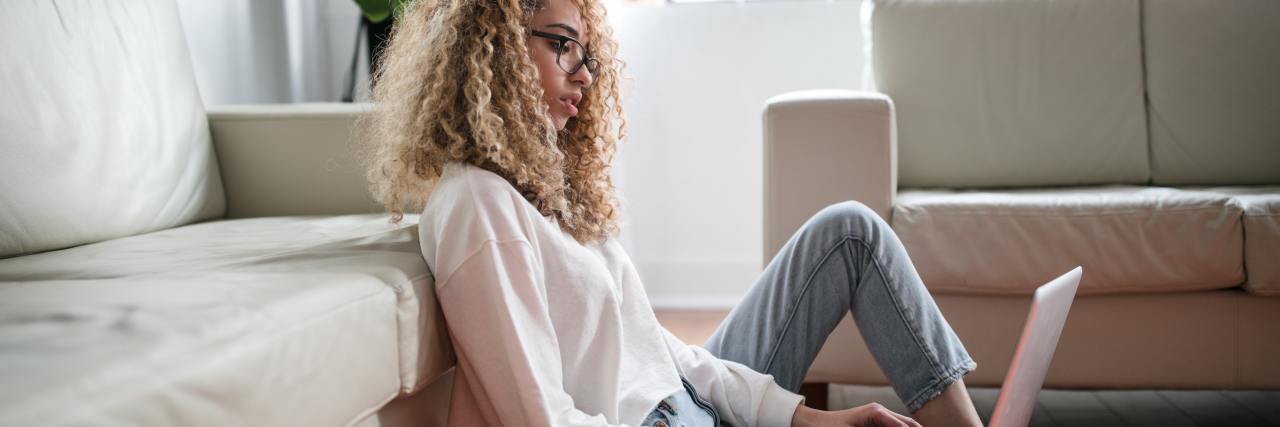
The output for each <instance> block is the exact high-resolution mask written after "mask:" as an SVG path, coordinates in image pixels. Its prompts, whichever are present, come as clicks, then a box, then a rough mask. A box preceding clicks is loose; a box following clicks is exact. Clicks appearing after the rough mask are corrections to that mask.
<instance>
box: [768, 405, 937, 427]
mask: <svg viewBox="0 0 1280 427" xmlns="http://www.w3.org/2000/svg"><path fill="white" fill-rule="evenodd" d="M810 426H885V427H920V423H918V422H916V420H913V419H911V418H908V417H907V416H905V415H901V414H897V413H894V412H893V411H890V410H888V409H885V407H884V406H880V404H879V403H872V404H867V405H862V406H859V407H857V408H853V409H846V410H843V411H823V410H819V409H813V408H810V407H808V406H804V405H799V406H796V412H795V415H794V416H793V417H791V427H810Z"/></svg>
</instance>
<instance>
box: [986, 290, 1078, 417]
mask: <svg viewBox="0 0 1280 427" xmlns="http://www.w3.org/2000/svg"><path fill="white" fill-rule="evenodd" d="M1082 274H1083V269H1082V268H1081V267H1076V268H1075V269H1073V270H1071V271H1068V272H1067V274H1063V275H1062V276H1058V278H1057V279H1053V280H1051V281H1049V283H1046V284H1044V285H1041V286H1040V287H1039V288H1036V294H1035V297H1033V298H1032V301H1031V311H1030V312H1029V313H1027V323H1026V325H1025V326H1023V327H1022V338H1019V339H1018V349H1017V350H1015V351H1014V353H1013V363H1012V364H1010V365H1009V372H1008V373H1007V374H1005V377H1004V386H1003V387H1001V388H1000V398H999V399H998V400H996V408H995V411H993V412H992V413H991V423H990V424H988V426H990V427H1022V426H1026V425H1027V423H1028V422H1030V421H1031V412H1032V410H1034V409H1035V407H1036V396H1037V395H1039V394H1040V386H1043V385H1044V376H1045V374H1046V373H1048V372H1049V362H1050V361H1052V360H1053V352H1054V350H1056V349H1057V348H1058V337H1059V336H1061V335H1062V326H1063V325H1064V324H1066V323H1067V312H1068V311H1070V310H1071V301H1073V300H1074V299H1075V297H1076V288H1078V287H1079V286H1080V276H1081V275H1082Z"/></svg>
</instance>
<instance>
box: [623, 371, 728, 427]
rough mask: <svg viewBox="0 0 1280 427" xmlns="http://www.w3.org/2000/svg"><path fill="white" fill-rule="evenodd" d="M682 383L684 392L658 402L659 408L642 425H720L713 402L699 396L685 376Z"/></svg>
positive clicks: (700, 426) (710, 426) (656, 426)
mask: <svg viewBox="0 0 1280 427" xmlns="http://www.w3.org/2000/svg"><path fill="white" fill-rule="evenodd" d="M680 382H681V383H683V384H684V391H681V392H676V393H674V394H672V395H671V396H667V397H666V398H665V399H662V401H660V402H658V406H657V407H655V408H653V410H652V411H650V412H649V416H648V417H645V419H644V421H643V422H641V423H640V425H641V426H643V427H647V426H652V427H716V426H719V425H720V414H719V413H717V412H716V408H715V407H713V406H711V402H708V401H707V400H706V399H703V398H702V396H699V395H698V391H697V390H695V389H694V388H693V384H690V383H689V380H687V379H685V378H684V377H683V376H682V377H680Z"/></svg>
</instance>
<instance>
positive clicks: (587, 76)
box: [569, 64, 595, 87]
mask: <svg viewBox="0 0 1280 427" xmlns="http://www.w3.org/2000/svg"><path fill="white" fill-rule="evenodd" d="M569 81H571V82H574V83H577V84H580V85H582V87H587V86H591V82H593V81H595V78H594V77H592V76H591V72H590V71H587V66H586V65H585V64H584V65H583V66H581V67H578V71H577V72H575V73H573V74H570V75H569Z"/></svg>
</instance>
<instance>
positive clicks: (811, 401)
mask: <svg viewBox="0 0 1280 427" xmlns="http://www.w3.org/2000/svg"><path fill="white" fill-rule="evenodd" d="M829 389H830V387H828V384H827V383H804V384H801V385H800V394H801V395H804V406H808V407H810V408H813V409H821V410H824V411H825V410H827V391H828V390H829Z"/></svg>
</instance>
